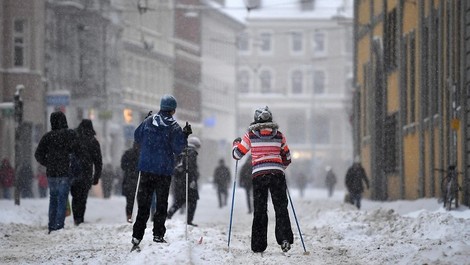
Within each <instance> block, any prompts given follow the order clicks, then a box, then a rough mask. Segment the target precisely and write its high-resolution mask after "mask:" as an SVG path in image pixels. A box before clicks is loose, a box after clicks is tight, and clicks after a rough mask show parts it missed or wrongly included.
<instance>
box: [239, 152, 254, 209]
mask: <svg viewBox="0 0 470 265" xmlns="http://www.w3.org/2000/svg"><path fill="white" fill-rule="evenodd" d="M252 167H253V166H252V165H251V155H249V156H248V158H247V159H246V161H245V164H243V166H242V167H241V169H240V187H242V188H244V189H245V191H246V202H247V205H248V213H249V214H251V213H252V212H253V206H252V205H253V198H252V196H251V195H252V191H253V177H252V175H251V171H252Z"/></svg>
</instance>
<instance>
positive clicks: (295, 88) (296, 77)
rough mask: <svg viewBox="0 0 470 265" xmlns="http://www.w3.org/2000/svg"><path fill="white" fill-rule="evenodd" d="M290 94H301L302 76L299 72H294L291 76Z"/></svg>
mask: <svg viewBox="0 0 470 265" xmlns="http://www.w3.org/2000/svg"><path fill="white" fill-rule="evenodd" d="M291 84H292V94H302V93H303V74H302V71H300V70H295V71H293V72H292V75H291Z"/></svg>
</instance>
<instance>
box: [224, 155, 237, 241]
mask: <svg viewBox="0 0 470 265" xmlns="http://www.w3.org/2000/svg"><path fill="white" fill-rule="evenodd" d="M237 171H238V160H237V161H236V162H235V176H234V177H233V188H232V208H231V209H230V225H229V227H228V244H227V246H228V249H229V250H230V235H231V234H232V217H233V204H234V202H235V187H236V186H237Z"/></svg>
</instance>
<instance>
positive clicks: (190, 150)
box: [167, 136, 201, 226]
mask: <svg viewBox="0 0 470 265" xmlns="http://www.w3.org/2000/svg"><path fill="white" fill-rule="evenodd" d="M200 147H201V142H200V141H199V139H198V138H197V137H194V136H193V137H190V138H189V139H188V147H187V149H186V150H185V151H183V153H182V154H181V155H180V161H181V163H179V164H178V166H176V169H175V172H174V175H173V178H174V179H175V182H174V184H175V187H174V189H175V198H174V202H173V205H172V206H171V207H170V209H169V210H168V214H167V218H168V219H171V217H172V216H173V214H175V212H176V211H178V209H180V208H181V207H182V206H183V205H184V204H185V203H186V168H187V173H188V205H187V207H188V219H187V220H186V221H187V224H188V225H192V226H197V225H196V224H194V223H193V219H194V214H195V212H196V207H197V200H199V192H198V185H197V181H198V179H199V169H198V166H197V155H198V152H197V151H198V149H199V148H200ZM186 155H187V157H185V156H186ZM186 164H187V167H186Z"/></svg>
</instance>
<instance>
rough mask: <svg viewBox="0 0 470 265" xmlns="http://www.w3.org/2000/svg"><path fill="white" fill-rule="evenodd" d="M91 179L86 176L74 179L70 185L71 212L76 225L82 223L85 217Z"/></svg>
mask: <svg viewBox="0 0 470 265" xmlns="http://www.w3.org/2000/svg"><path fill="white" fill-rule="evenodd" d="M90 188H91V181H90V180H88V179H86V178H80V179H75V180H74V181H73V182H72V186H71V187H70V194H71V195H72V213H73V220H74V222H75V224H76V225H79V224H81V223H83V221H84V218H85V210H86V202H87V199H88V192H89V191H90Z"/></svg>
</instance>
